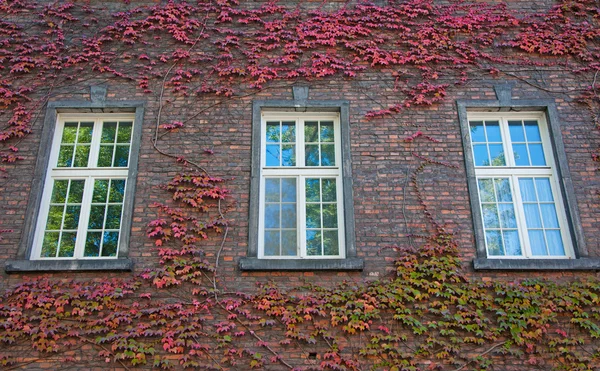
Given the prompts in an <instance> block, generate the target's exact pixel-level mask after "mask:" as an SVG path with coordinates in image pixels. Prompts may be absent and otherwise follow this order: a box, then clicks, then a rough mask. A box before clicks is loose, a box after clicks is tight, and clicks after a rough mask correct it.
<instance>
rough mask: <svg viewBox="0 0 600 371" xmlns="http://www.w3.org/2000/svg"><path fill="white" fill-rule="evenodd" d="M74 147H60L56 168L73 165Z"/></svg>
mask: <svg viewBox="0 0 600 371" xmlns="http://www.w3.org/2000/svg"><path fill="white" fill-rule="evenodd" d="M74 149H75V147H74V146H60V150H59V152H58V161H57V163H56V166H57V167H71V165H72V164H73V150H74Z"/></svg>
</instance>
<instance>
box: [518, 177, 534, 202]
mask: <svg viewBox="0 0 600 371" xmlns="http://www.w3.org/2000/svg"><path fill="white" fill-rule="evenodd" d="M519 188H521V198H522V199H523V201H524V202H528V201H537V197H536V195H535V188H534V187H533V178H520V179H519Z"/></svg>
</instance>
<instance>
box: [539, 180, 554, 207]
mask: <svg viewBox="0 0 600 371" xmlns="http://www.w3.org/2000/svg"><path fill="white" fill-rule="evenodd" d="M535 187H536V189H537V194H538V198H539V200H540V201H546V202H552V201H554V197H552V189H551V188H550V179H549V178H535Z"/></svg>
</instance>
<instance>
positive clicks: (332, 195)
mask: <svg viewBox="0 0 600 371" xmlns="http://www.w3.org/2000/svg"><path fill="white" fill-rule="evenodd" d="M321 185H322V187H323V202H335V201H336V200H337V198H336V191H335V187H336V185H335V179H321Z"/></svg>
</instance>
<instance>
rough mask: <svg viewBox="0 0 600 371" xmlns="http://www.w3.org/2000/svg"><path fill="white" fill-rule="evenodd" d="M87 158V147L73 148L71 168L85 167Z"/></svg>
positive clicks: (88, 150) (88, 149) (88, 148)
mask: <svg viewBox="0 0 600 371" xmlns="http://www.w3.org/2000/svg"><path fill="white" fill-rule="evenodd" d="M89 157H90V146H89V145H82V146H75V160H74V161H73V167H87V166H88V158H89Z"/></svg>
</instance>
